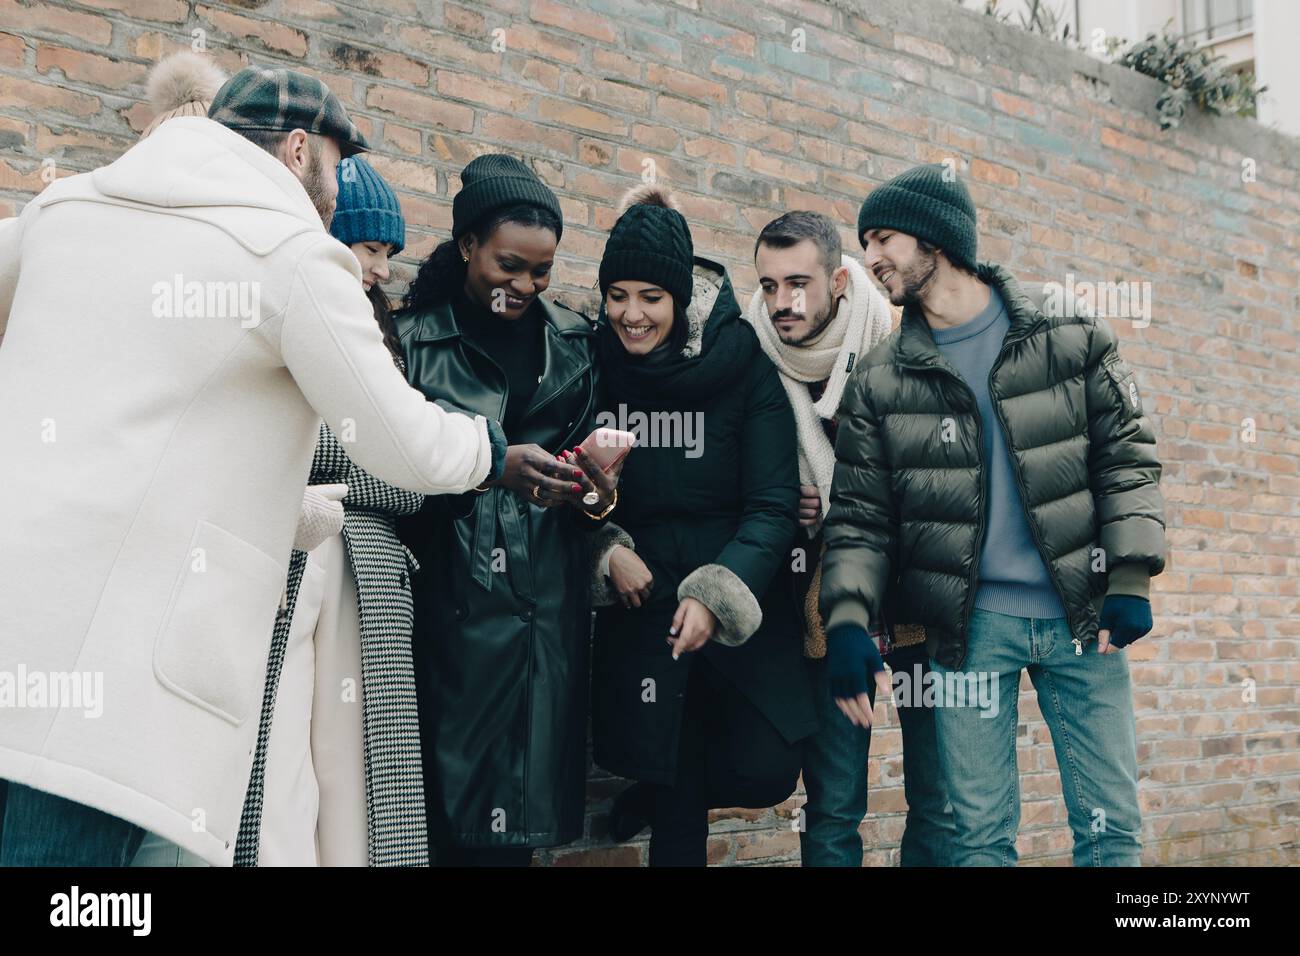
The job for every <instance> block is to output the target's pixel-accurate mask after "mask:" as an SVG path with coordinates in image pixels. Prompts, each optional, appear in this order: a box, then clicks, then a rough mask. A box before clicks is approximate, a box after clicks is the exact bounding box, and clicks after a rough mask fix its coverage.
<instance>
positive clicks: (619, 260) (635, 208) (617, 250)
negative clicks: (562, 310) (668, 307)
mask: <svg viewBox="0 0 1300 956" xmlns="http://www.w3.org/2000/svg"><path fill="white" fill-rule="evenodd" d="M618 211H619V216H618V221H617V222H616V223H614V228H613V229H611V230H610V231H609V240H608V241H607V242H606V243H605V254H604V255H603V256H602V257H601V260H600V294H601V295H602V296H603V295H604V294H605V291H606V290H607V289H608V288H609V287H610V285H612V284H613V283H615V282H618V281H620V280H628V279H632V280H636V281H639V282H651V283H654V284H655V285H657V286H659V287H660V288H662V289H664V290H665V291H667V292H668V293H669V294H670V295H671V296H672V297H673V301H674V302H675V303H676V304H677V305H679V306H681V307H682V308H683V309H685V308H686V306H687V305H689V304H690V301H691V295H692V293H693V291H694V288H693V282H692V279H691V271H692V269H693V268H694V264H695V244H694V243H693V242H692V241H691V230H690V227H689V226H688V225H687V224H686V219H685V217H684V216H682V214H681V212H680V211H679V210H678V209H677V201H676V200H675V199H674V198H673V196H672V193H671V192H670V191H669V190H668V189H666V188H665V187H663V186H658V185H655V184H653V183H649V184H645V185H642V186H637V187H635V188H633V189H630V190H628V191H627V192H626V193H625V194H624V195H623V199H622V201H621V202H620V203H619V205H618Z"/></svg>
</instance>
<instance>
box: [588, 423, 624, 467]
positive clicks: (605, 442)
mask: <svg viewBox="0 0 1300 956" xmlns="http://www.w3.org/2000/svg"><path fill="white" fill-rule="evenodd" d="M635 447H636V435H634V434H632V433H631V432H621V431H619V430H618V429H616V428H597V429H596V430H595V431H594V432H592V433H591V434H590V435H588V436H587V437H586V438H585V439H583V441H582V450H583V451H585V452H586V453H587V454H588V455H590V456H591V457H592V458H594V459H595V461H596V464H598V465H600V467H601V470H602V471H609V470H610V469H611V468H613V467H615V466H616V465H617V464H618V463H619V462H620V461H622V460H623V459H624V458H625V457H626V456H627V453H628V452H630V451H631V450H632V449H633V448H635Z"/></svg>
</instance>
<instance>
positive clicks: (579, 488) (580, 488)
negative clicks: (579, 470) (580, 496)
mask: <svg viewBox="0 0 1300 956" xmlns="http://www.w3.org/2000/svg"><path fill="white" fill-rule="evenodd" d="M573 490H574V492H575V493H576V492H579V491H581V490H582V485H574V486H573Z"/></svg>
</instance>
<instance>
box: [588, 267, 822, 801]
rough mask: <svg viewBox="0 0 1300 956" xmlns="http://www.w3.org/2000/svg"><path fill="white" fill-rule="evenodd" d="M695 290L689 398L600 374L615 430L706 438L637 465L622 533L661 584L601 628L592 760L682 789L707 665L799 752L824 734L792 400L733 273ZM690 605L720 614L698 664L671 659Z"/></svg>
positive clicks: (603, 619)
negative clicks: (646, 428) (801, 539)
mask: <svg viewBox="0 0 1300 956" xmlns="http://www.w3.org/2000/svg"><path fill="white" fill-rule="evenodd" d="M694 278H695V293H694V298H693V299H692V300H691V304H690V307H689V309H688V310H687V318H688V320H689V323H690V328H691V329H692V335H691V338H690V342H691V343H695V342H696V341H697V339H698V343H699V344H698V348H699V353H698V358H696V359H694V360H692V363H688V364H693V363H695V362H698V363H699V365H698V367H697V368H698V371H699V372H700V373H701V374H698V375H695V374H693V373H690V375H689V377H690V378H691V379H692V381H691V386H692V387H691V388H690V389H689V392H690V394H687V390H685V389H680V388H677V387H674V386H665V387H664V391H663V393H662V394H661V395H657V396H653V397H652V398H651V400H649V401H646V400H639V399H638V398H637V397H636V391H635V390H631V389H629V383H628V380H627V371H628V370H627V369H622V370H619V369H612V368H610V367H609V366H607V365H603V366H602V368H601V374H602V380H603V381H604V382H605V388H606V405H605V409H606V414H607V415H608V416H609V418H608V420H607V421H604V422H603V423H604V424H619V423H618V422H617V419H618V418H620V417H628V418H630V419H635V418H636V417H637V416H640V415H643V414H649V415H656V414H663V413H667V414H668V415H669V416H675V417H676V418H677V419H679V420H681V421H683V422H689V421H691V420H693V419H694V420H697V421H698V422H699V425H700V430H699V431H697V432H696V433H695V435H694V437H695V439H696V440H697V441H698V444H697V445H695V446H694V447H686V448H684V447H681V446H680V445H676V444H662V443H656V442H649V443H645V444H644V446H643V447H638V448H636V449H635V450H633V451H632V452H631V454H630V455H629V456H628V458H627V463H626V465H625V467H624V468H623V472H622V479H621V482H620V486H619V496H620V503H619V506H618V509H617V510H616V511H615V512H614V520H615V521H617V522H619V523H620V524H621V525H622V526H623V528H625V529H626V531H627V533H628V534H630V535H631V538H630V539H627V538H626V537H625V536H624V540H623V541H622V542H621V543H624V544H627V545H629V546H632V547H634V548H635V549H636V552H637V554H638V555H639V556H640V557H641V559H642V560H643V561H644V562H645V564H646V567H647V568H648V569H649V570H650V572H651V574H653V575H654V585H653V587H652V588H651V592H650V597H649V599H648V600H647V601H646V602H645V603H644V604H642V606H641V607H639V608H624V607H622V606H621V605H618V604H612V605H609V606H606V607H603V608H601V610H600V611H599V613H598V615H597V618H596V640H595V651H594V660H593V663H592V735H593V740H594V744H593V747H594V756H595V761H596V763H597V764H599V765H600V766H602V767H604V768H605V769H606V770H609V771H612V772H613V773H616V774H619V775H620V776H624V777H631V778H634V779H637V780H647V781H652V782H655V783H660V784H671V783H672V782H673V781H674V780H675V779H676V773H677V757H678V751H679V734H680V730H681V723H682V719H683V718H682V715H683V713H684V710H683V707H684V703H685V693H686V685H687V678H688V676H689V674H690V671H691V668H692V667H693V666H694V665H695V662H696V660H697V658H698V657H700V656H702V657H705V658H707V659H708V661H709V663H710V664H712V665H713V666H714V667H715V668H717V670H718V671H720V672H721V673H722V675H723V676H724V677H725V678H726V679H727V680H728V681H729V682H730V683H731V684H732V685H733V686H734V687H735V688H736V689H737V690H739V691H740V692H741V693H742V694H744V695H745V697H746V698H747V699H748V700H749V701H750V702H751V703H752V704H753V705H754V706H755V707H756V708H757V709H758V711H759V712H760V713H762V714H763V716H764V717H766V718H767V719H768V721H770V722H771V724H772V726H773V727H774V728H775V729H776V730H777V731H778V732H779V733H780V734H781V736H782V737H783V738H784V739H785V740H786V742H787V743H790V744H793V743H795V742H796V741H799V740H801V739H803V738H804V737H807V736H808V735H809V734H811V733H813V732H814V731H815V730H816V729H817V713H816V709H815V707H814V698H813V694H812V687H811V685H810V684H809V682H808V676H807V673H806V671H805V669H804V667H803V662H802V646H803V628H802V626H801V623H800V620H799V617H798V612H797V609H796V607H795V604H794V601H793V600H792V588H791V586H790V584H789V582H788V580H786V579H785V577H784V575H785V574H786V573H787V571H786V569H788V567H789V565H790V561H791V556H790V549H791V546H792V544H793V543H794V535H795V529H796V527H797V515H796V509H797V505H798V500H799V471H798V466H797V464H796V452H795V437H794V416H793V414H792V413H791V411H790V401H789V399H788V398H786V394H785V389H783V388H782V387H781V381H780V379H779V377H778V375H777V371H776V367H775V366H773V365H772V363H771V361H770V360H769V359H768V358H767V356H765V355H764V354H763V352H762V350H761V349H760V348H759V346H758V340H757V338H756V337H755V335H754V332H753V329H752V328H751V327H750V326H749V325H747V324H746V323H745V322H744V321H743V320H742V319H741V316H740V306H739V305H738V304H737V302H736V298H735V295H734V293H733V292H732V288H731V280H730V279H728V278H727V275H726V272H725V270H724V269H723V268H722V266H720V265H718V264H717V263H715V262H711V261H710V260H707V259H704V258H701V257H698V256H697V257H696V259H695V269H694ZM606 334H612V333H608V332H606ZM695 347H696V346H695V345H692V344H688V349H693V348H695ZM683 354H685V352H684V353H683ZM706 369H707V374H703V373H704V371H705V370H706ZM603 417H604V416H602V418H603ZM650 420H651V421H653V419H650ZM620 427H623V426H622V425H621V424H620ZM627 427H635V426H633V425H632V424H631V422H630V421H629V423H628V426H627ZM660 437H662V434H661V435H660ZM616 530H617V529H616V528H615V527H614V526H609V527H607V528H606V535H604V536H603V537H604V538H605V540H604V541H603V542H602V543H601V544H600V545H598V546H597V550H598V551H600V552H603V551H604V550H606V549H607V548H608V547H609V546H610V541H611V540H616V538H617V535H616V537H615V539H610V538H609V536H608V532H615V531H616ZM597 587H598V590H603V589H604V585H603V584H601V583H599V582H597ZM685 597H693V598H696V599H697V600H699V601H701V602H702V603H703V604H704V605H705V606H706V607H708V608H709V610H710V611H712V612H713V614H714V616H715V617H717V619H718V629H717V632H716V633H715V635H714V636H713V638H712V639H711V640H709V641H708V642H707V643H706V644H705V645H704V647H703V648H701V649H700V650H699V651H698V652H696V653H690V654H685V655H683V656H682V657H681V659H679V660H676V661H674V660H673V659H672V650H671V648H670V647H669V646H668V643H667V641H666V637H667V635H668V628H669V627H670V626H671V624H672V619H673V614H674V613H675V612H676V610H677V606H678V604H679V602H680V601H681V599H682V598H685ZM604 598H605V600H604V601H602V603H607V602H608V600H609V599H610V596H609V595H604ZM598 600H600V597H598ZM651 688H653V693H650V689H651ZM652 702H653V706H651V703H652Z"/></svg>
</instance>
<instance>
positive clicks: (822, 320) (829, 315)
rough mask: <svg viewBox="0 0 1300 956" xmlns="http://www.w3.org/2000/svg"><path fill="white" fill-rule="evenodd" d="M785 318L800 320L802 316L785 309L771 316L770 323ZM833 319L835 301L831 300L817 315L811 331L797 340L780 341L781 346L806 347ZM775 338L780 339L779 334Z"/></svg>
mask: <svg viewBox="0 0 1300 956" xmlns="http://www.w3.org/2000/svg"><path fill="white" fill-rule="evenodd" d="M786 316H790V317H791V318H795V317H798V318H802V316H798V315H797V314H796V313H795V312H792V311H791V310H790V309H785V310H784V311H781V312H778V313H777V314H776V315H774V316H772V321H773V322H775V321H776V320H777V319H783V318H785V317H786ZM833 318H835V300H834V299H831V300H830V302H828V303H827V304H826V308H825V309H823V310H822V311H821V312H820V313H819V314H818V316H817V320H816V321H815V322H813V324H812V328H811V329H809V330H808V331H807V332H805V333H804V334H803V335H801V336H799V338H797V339H781V344H782V345H788V346H790V347H791V348H796V349H797V348H800V347H802V346H804V345H807V344H808V343H809V342H811V341H813V340H814V339H815V338H817V336H819V335H821V334H822V333H823V332H825V331H826V326H828V325H830V324H831V319H833ZM777 337H778V338H780V333H779V332H778V333H777Z"/></svg>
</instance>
